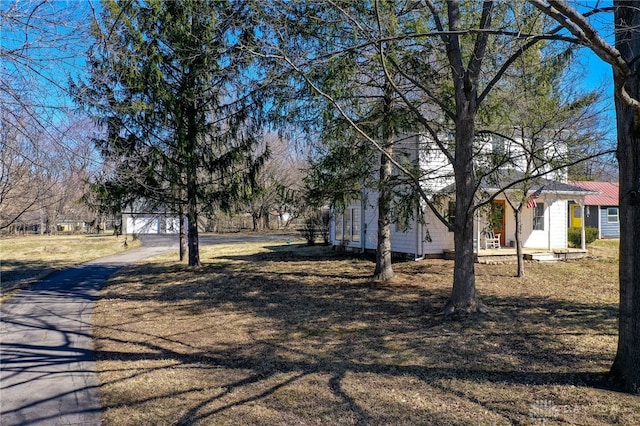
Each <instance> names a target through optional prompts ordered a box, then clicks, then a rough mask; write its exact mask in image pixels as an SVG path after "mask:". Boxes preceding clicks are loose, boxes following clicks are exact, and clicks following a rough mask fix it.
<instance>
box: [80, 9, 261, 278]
mask: <svg viewBox="0 0 640 426" xmlns="http://www.w3.org/2000/svg"><path fill="white" fill-rule="evenodd" d="M245 12H246V10H245V6H244V4H243V2H242V1H233V2H220V1H215V0H211V1H199V0H185V1H181V2H175V1H170V0H149V1H143V0H134V1H120V0H105V1H104V2H103V5H102V14H101V19H100V22H95V23H94V26H93V35H94V37H95V38H96V44H95V46H94V47H93V48H92V49H91V51H90V52H89V56H88V62H89V66H90V72H91V76H90V79H89V80H88V82H86V83H80V84H76V85H74V93H75V95H76V99H77V101H78V102H79V103H80V104H81V105H83V106H84V107H85V108H86V109H87V111H88V112H89V113H90V114H91V115H92V116H93V117H94V119H96V120H97V121H98V122H99V123H100V124H102V125H103V126H104V127H105V134H104V137H103V138H100V139H99V140H98V141H97V143H98V145H99V147H100V148H101V150H102V153H103V155H104V156H105V158H106V159H108V160H109V161H111V162H112V163H113V164H114V173H113V174H111V175H110V176H108V180H111V181H112V182H116V183H117V184H118V186H119V187H121V188H123V189H124V191H123V193H127V192H128V193H129V194H131V195H135V196H138V197H140V198H143V199H146V200H151V201H152V202H153V203H154V204H162V205H163V206H164V207H165V208H168V209H171V210H172V211H174V212H175V213H181V212H184V214H185V215H186V218H187V222H188V228H187V240H188V249H189V255H188V260H189V265H190V266H198V265H200V256H199V245H198V217H199V215H200V214H201V213H202V212H203V211H207V210H210V211H211V210H214V209H216V208H221V209H228V208H230V207H231V205H232V204H233V201H234V200H236V199H239V198H240V197H241V196H242V195H243V193H244V191H245V190H246V188H247V187H249V186H251V185H253V184H254V181H253V179H254V176H255V174H256V172H257V170H258V169H259V167H260V165H261V163H262V161H263V159H264V155H255V152H256V151H255V148H256V146H257V145H258V143H259V134H260V126H261V123H260V119H259V113H260V112H261V110H262V107H261V105H260V104H259V103H258V100H257V98H256V97H254V96H253V95H254V92H252V90H253V89H254V88H253V87H251V84H250V83H251V82H252V79H253V78H252V74H251V72H249V69H250V67H251V65H252V63H251V59H250V58H249V57H248V56H247V55H246V54H245V53H243V52H242V51H241V50H240V49H239V48H238V43H240V42H244V43H247V42H248V40H249V38H250V37H251V34H252V31H251V30H250V29H248V28H247V27H246V24H245V21H244V17H245ZM241 83H242V84H241ZM262 154H266V153H262Z"/></svg>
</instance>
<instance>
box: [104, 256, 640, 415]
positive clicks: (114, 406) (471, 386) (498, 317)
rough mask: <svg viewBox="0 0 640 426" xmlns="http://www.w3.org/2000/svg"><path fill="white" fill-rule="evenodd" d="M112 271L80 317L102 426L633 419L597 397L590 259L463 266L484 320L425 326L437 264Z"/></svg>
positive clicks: (256, 262)
mask: <svg viewBox="0 0 640 426" xmlns="http://www.w3.org/2000/svg"><path fill="white" fill-rule="evenodd" d="M202 258H203V260H205V262H206V266H205V267H203V268H201V269H198V270H188V269H186V268H185V267H183V266H182V265H180V264H177V263H175V262H172V261H170V260H169V259H168V258H166V257H165V258H160V259H158V260H157V261H155V262H153V263H150V264H145V265H137V266H133V267H129V268H127V269H126V270H124V271H123V272H122V273H119V274H118V275H117V276H116V277H114V278H113V279H112V280H111V281H110V282H109V284H108V285H107V286H106V287H105V288H104V289H103V291H102V295H101V296H102V297H101V299H100V301H99V302H98V305H97V308H96V310H95V314H94V315H95V317H94V324H95V328H94V331H95V334H96V337H97V346H96V350H97V358H98V369H99V377H100V381H101V383H102V384H101V387H100V389H101V396H102V402H103V406H104V408H105V411H104V424H106V425H145V424H148V425H170V424H183V425H186V424H201V425H210V424H216V425H218V424H222V425H224V424H229V425H264V424H269V425H271V424H275V425H292V424H318V425H327V424H332V425H343V424H344V425H348V424H362V425H364V424H373V425H376V424H379V425H389V424H393V425H403V424H404V425H417V424H434V425H443V424H447V425H455V424H459V425H462V424H465V425H476V424H505V425H506V424H557V425H561V424H580V425H602V424H620V425H630V424H640V398H639V397H638V396H634V395H628V394H622V393H618V392H616V391H615V390H612V389H611V388H610V384H609V382H608V381H607V379H606V376H605V373H606V372H607V370H608V368H609V366H610V365H611V362H612V360H613V357H614V354H615V345H616V312H617V309H616V307H617V297H618V290H617V280H616V278H615V277H616V268H617V265H615V264H614V263H613V262H610V261H607V260H606V259H605V260H601V259H600V258H599V259H585V260H581V261H571V262H563V263H557V264H536V263H529V264H527V277H526V278H524V279H517V278H514V277H513V276H512V275H513V273H514V272H515V266H511V265H477V266H476V268H477V269H476V271H477V282H478V288H479V291H480V293H481V294H482V296H483V300H484V301H485V302H486V303H487V304H488V305H489V306H490V307H491V309H492V313H491V314H490V315H489V316H479V317H468V318H458V319H457V320H445V319H443V318H442V317H441V316H439V315H438V313H439V312H440V310H441V309H442V308H443V306H444V304H445V302H446V299H447V296H448V293H449V291H450V286H451V282H452V263H451V262H449V261H441V260H425V261H421V262H406V263H398V264H396V265H395V269H396V271H397V273H398V276H397V278H396V279H395V280H394V281H393V282H392V283H389V284H376V283H373V282H371V281H370V278H369V277H370V274H371V273H372V269H373V264H372V263H371V261H369V260H363V259H358V258H349V257H334V256H333V255H332V253H331V252H325V251H324V249H323V248H317V247H316V248H308V247H304V246H300V245H291V246H268V245H255V244H253V245H251V244H239V245H233V246H215V247H207V248H203V256H202Z"/></svg>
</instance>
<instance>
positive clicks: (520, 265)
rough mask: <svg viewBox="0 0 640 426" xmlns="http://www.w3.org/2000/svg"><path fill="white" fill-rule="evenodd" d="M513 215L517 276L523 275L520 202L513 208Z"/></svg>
mask: <svg viewBox="0 0 640 426" xmlns="http://www.w3.org/2000/svg"><path fill="white" fill-rule="evenodd" d="M513 216H514V218H515V220H516V256H517V257H518V273H517V275H516V276H517V277H518V278H522V277H524V253H523V252H522V203H520V206H519V207H518V208H517V209H514V210H513Z"/></svg>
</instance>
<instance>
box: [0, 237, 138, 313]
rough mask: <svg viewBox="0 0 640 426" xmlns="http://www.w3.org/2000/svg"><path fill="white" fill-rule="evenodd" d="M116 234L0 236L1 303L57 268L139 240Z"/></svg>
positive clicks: (101, 255)
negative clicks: (0, 237)
mask: <svg viewBox="0 0 640 426" xmlns="http://www.w3.org/2000/svg"><path fill="white" fill-rule="evenodd" d="M124 242H125V237H124V236H120V237H115V236H113V235H100V236H98V235H25V236H15V237H14V236H6V237H2V239H0V254H1V256H0V259H1V262H0V263H1V264H0V274H1V275H0V281H1V282H2V286H1V287H0V303H1V302H3V301H5V300H6V299H8V298H9V297H11V295H12V294H13V293H15V292H16V291H17V290H19V289H20V288H24V287H25V286H28V285H29V284H31V283H33V282H34V281H37V280H40V279H42V278H43V277H45V276H46V275H48V274H50V273H51V272H53V271H58V270H60V269H63V268H68V267H70V266H73V265H77V264H79V263H83V262H87V261H89V260H93V259H97V258H100V257H104V256H108V255H111V254H115V253H119V252H121V251H124V250H126V249H127V248H133V247H137V246H139V245H140V242H139V241H132V239H131V238H130V237H129V238H128V239H127V247H125V245H124Z"/></svg>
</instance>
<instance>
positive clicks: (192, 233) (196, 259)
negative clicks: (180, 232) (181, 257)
mask: <svg viewBox="0 0 640 426" xmlns="http://www.w3.org/2000/svg"><path fill="white" fill-rule="evenodd" d="M187 222H188V223H187V244H188V246H189V266H202V264H201V263H200V247H199V244H198V212H197V210H196V209H195V208H194V206H193V204H192V203H189V205H188V211H187Z"/></svg>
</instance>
